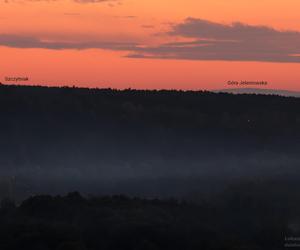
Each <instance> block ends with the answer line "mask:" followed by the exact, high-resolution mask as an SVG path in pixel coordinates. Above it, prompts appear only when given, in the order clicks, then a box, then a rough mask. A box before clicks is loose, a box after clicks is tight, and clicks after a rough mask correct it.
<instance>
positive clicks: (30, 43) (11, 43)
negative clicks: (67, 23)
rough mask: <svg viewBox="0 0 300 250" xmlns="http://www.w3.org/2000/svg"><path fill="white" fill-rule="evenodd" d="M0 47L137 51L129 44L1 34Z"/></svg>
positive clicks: (132, 44) (134, 46)
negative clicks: (52, 40) (53, 39)
mask: <svg viewBox="0 0 300 250" xmlns="http://www.w3.org/2000/svg"><path fill="white" fill-rule="evenodd" d="M0 46H7V47H12V48H43V49H54V50H62V49H77V50H83V49H108V50H122V51H132V50H135V48H136V47H137V44H135V43H127V42H124V43H122V42H102V41H88V42H57V41H54V42H49V41H44V40H42V39H39V38H36V37H33V36H20V35H7V34H0Z"/></svg>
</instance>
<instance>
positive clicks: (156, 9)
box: [0, 0, 300, 91]
mask: <svg viewBox="0 0 300 250" xmlns="http://www.w3.org/2000/svg"><path fill="white" fill-rule="evenodd" d="M299 9H300V2H299V0H285V1H279V0H278V1H274V0H273V1H271V0H252V1H250V0H244V1H240V0H210V1H201V0H185V1H182V0H172V1H161V0H151V1H150V0H119V1H118V0H116V1H114V0H111V1H109V0H108V1H105V2H101V3H78V2H75V1H74V0H56V1H51V0H48V1H43V0H41V1H34V0H6V1H4V0H0V35H1V34H5V35H17V36H29V37H35V38H38V39H40V40H42V41H50V42H52V41H55V42H57V41H59V42H83V43H84V42H87V41H101V42H107V43H111V42H121V43H137V44H142V45H143V46H156V45H159V44H162V43H167V42H175V41H179V40H180V38H178V37H169V36H168V35H166V34H164V33H165V32H167V31H169V30H170V29H171V27H172V26H170V24H173V25H176V24H178V23H182V22H184V20H185V19H186V18H188V17H193V18H196V19H203V20H207V21H210V22H216V23H220V24H230V23H232V22H236V21H238V22H242V23H245V24H248V25H255V26H256V25H266V26H270V27H273V28H275V29H277V30H295V31H300V15H299ZM0 40H1V39H0ZM2 45H3V44H2ZM126 55H128V51H125V50H115V49H103V48H102V49H95V48H91V49H83V50H78V49H60V50H54V49H45V48H19V47H18V46H11V45H9V46H8V45H7V44H4V45H3V46H0V81H1V82H5V77H28V78H29V82H19V83H26V84H47V85H78V86H91V87H113V88H127V87H131V88H180V89H221V88H226V87H228V86H227V84H226V83H227V81H229V80H232V81H240V80H247V81H258V80H259V81H268V83H269V85H268V88H272V89H289V90H298V91H299V90H300V63H281V62H272V63H270V62H255V61H254V62H253V61H252V62H250V61H249V62H247V61H243V62H241V61H238V60H234V61H230V62H229V61H226V60H216V61H211V60H208V61H206V60H188V59H184V60H178V59H176V58H175V59H162V58H160V59H146V58H143V59H142V58H127V57H125V56H126Z"/></svg>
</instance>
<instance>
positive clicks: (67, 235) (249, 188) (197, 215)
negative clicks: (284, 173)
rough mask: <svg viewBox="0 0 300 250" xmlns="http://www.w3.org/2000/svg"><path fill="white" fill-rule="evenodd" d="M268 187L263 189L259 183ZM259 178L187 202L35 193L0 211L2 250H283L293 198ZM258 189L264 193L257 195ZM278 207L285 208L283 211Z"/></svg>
mask: <svg viewBox="0 0 300 250" xmlns="http://www.w3.org/2000/svg"><path fill="white" fill-rule="evenodd" d="M266 187H267V189H268V191H266V189H265V188H266ZM273 188H274V186H273V187H272V188H270V185H268V186H262V185H261V184H260V183H252V184H251V185H249V183H244V184H242V185H239V186H235V187H234V190H235V191H234V192H232V190H230V189H228V190H227V191H226V192H224V193H223V194H222V198H221V199H219V198H218V197H215V198H211V199H210V200H209V201H205V202H204V201H202V202H198V203H188V202H183V201H176V200H164V201H163V200H157V199H153V200H144V199H139V198H129V197H126V196H103V197H90V198H88V199H87V198H83V197H82V196H81V195H80V194H79V193H76V192H75V193H70V194H68V195H67V196H64V197H62V196H55V197H54V196H47V195H41V196H35V197H31V198H29V199H27V200H25V201H23V203H22V204H21V205H20V206H18V207H17V208H11V209H10V210H9V211H8V210H7V209H6V208H2V209H1V210H0V222H1V223H0V233H1V237H0V249H2V250H14V249H18V250H19V249H23V250H27V249H28V250H44V249H47V250H50V249H57V250H58V249H59V250H62V249H64V250H69V249H70V250H77V249H78V250H79V249H80V250H90V249H91V250H92V249H93V250H96V249H97V250H98V249H103V250H106V249H107V250H108V249H109V250H119V249H122V250H132V249H136V250H140V249H143V250H155V249H156V250H158V249H162V250H166V249H170V250H176V249H181V250H189V249H195V250H198V249H249V250H250V249H251V250H252V249H265V250H266V249H272V250H276V249H282V248H283V246H284V243H285V242H284V236H285V235H291V234H292V233H297V232H298V231H297V232H296V231H293V230H291V229H290V228H289V225H290V223H291V219H292V221H293V222H294V223H295V222H296V220H295V218H294V217H293V216H294V215H293V213H294V212H295V211H294V210H295V209H299V208H300V207H299V205H300V203H299V199H295V200H294V203H293V204H290V205H291V206H290V207H289V206H287V203H285V205H280V206H276V202H278V201H279V202H286V199H285V198H284V197H280V196H279V197H277V198H275V199H274V197H272V195H274V194H278V193H277V191H278V190H276V191H275V190H274V189H273ZM258 190H265V191H264V192H258ZM282 208H285V209H282Z"/></svg>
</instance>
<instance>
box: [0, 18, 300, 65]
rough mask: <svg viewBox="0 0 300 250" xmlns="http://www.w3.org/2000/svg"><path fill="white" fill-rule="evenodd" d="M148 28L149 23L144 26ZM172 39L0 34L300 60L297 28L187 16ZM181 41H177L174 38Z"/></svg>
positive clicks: (28, 43)
mask: <svg viewBox="0 0 300 250" xmlns="http://www.w3.org/2000/svg"><path fill="white" fill-rule="evenodd" d="M147 28H150V27H147ZM166 35H167V36H168V40H172V39H174V42H168V43H163V44H160V45H158V46H148V45H147V44H138V43H137V42H136V43H135V42H129V43H128V42H122V41H121V40H118V41H112V42H103V41H101V40H100V41H99V40H96V41H95V40H93V41H85V42H77V41H74V42H73V41H71V42H61V41H57V40H55V39H52V40H51V41H49V40H43V39H41V38H39V37H34V36H20V35H8V34H2V35H1V34H0V46H1V45H2V46H8V47H15V48H45V49H56V50H58V49H78V50H82V49H92V48H93V49H95V48H96V49H97V48H98V49H107V50H118V51H128V55H127V57H130V58H160V59H174V60H181V59H184V60H224V61H259V62H289V63H300V32H298V31H282V30H276V29H274V28H271V27H266V26H254V25H247V24H243V23H232V24H220V23H214V22H209V21H206V20H202V19H194V18H188V19H186V20H185V21H184V22H183V23H179V24H173V25H172V26H171V29H170V30H169V31H168V32H165V33H164V36H166ZM179 37H181V38H184V39H185V41H184V42H182V41H181V42H178V38H179ZM120 41H121V42H120Z"/></svg>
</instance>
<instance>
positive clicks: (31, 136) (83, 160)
mask: <svg viewBox="0 0 300 250" xmlns="http://www.w3.org/2000/svg"><path fill="white" fill-rule="evenodd" d="M0 117H1V123H0V137H1V140H0V171H1V174H2V175H4V174H8V175H10V174H12V173H13V174H14V175H17V176H21V177H22V178H25V177H26V178H28V176H30V177H31V178H33V179H36V180H38V184H36V185H37V186H39V187H40V186H42V185H43V183H46V181H45V180H46V179H47V180H48V179H51V180H52V179H55V180H64V184H66V183H68V182H67V181H66V179H68V180H70V181H71V180H72V181H74V180H77V181H80V183H81V182H83V181H86V180H89V183H91V182H92V180H94V181H95V182H97V183H99V182H98V178H101V179H105V180H108V179H110V180H111V179H118V180H120V179H122V180H124V179H130V178H131V179H132V178H134V179H135V180H137V179H139V178H156V179H157V178H171V177H172V178H173V177H174V178H175V177H176V178H177V177H180V178H181V177H182V176H194V177H195V176H204V175H209V176H211V175H216V174H217V175H218V174H219V175H221V176H226V175H230V176H232V175H236V176H240V175H250V174H252V175H256V174H258V173H259V175H262V174H274V173H276V174H278V173H280V174H281V173H297V166H299V162H300V159H299V148H300V139H299V138H300V98H292V97H280V96H272V95H231V94H225V93H223V94H221V93H219V94H217V93H210V92H193V91H176V90H161V91H155V90H152V91H149V90H131V89H128V90H122V91H121V90H113V89H84V88H67V87H61V88H57V87H51V88H50V87H30V86H8V85H1V86H0ZM21 177H19V178H21ZM35 183H36V182H35ZM70 186H72V185H71V184H70ZM161 190H162V189H160V191H161ZM154 192H155V191H154Z"/></svg>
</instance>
